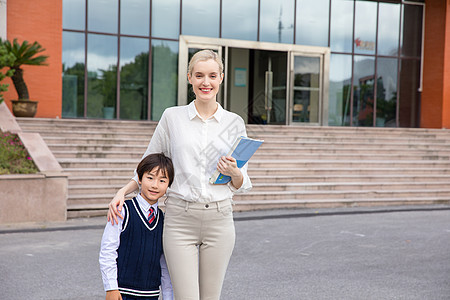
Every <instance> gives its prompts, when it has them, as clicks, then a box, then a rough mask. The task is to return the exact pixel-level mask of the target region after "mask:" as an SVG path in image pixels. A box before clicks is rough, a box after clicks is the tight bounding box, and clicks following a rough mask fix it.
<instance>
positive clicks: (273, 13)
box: [259, 0, 295, 44]
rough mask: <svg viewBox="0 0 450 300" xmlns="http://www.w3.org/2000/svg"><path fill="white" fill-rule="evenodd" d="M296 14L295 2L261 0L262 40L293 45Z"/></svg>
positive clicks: (288, 0) (290, 0) (260, 36)
mask: <svg viewBox="0 0 450 300" xmlns="http://www.w3.org/2000/svg"><path fill="white" fill-rule="evenodd" d="M294 13H295V7H294V0H279V1H271V0H261V17H260V19H261V21H260V25H259V26H260V35H259V38H260V40H261V41H263V42H274V43H288V44H291V43H293V41H294Z"/></svg>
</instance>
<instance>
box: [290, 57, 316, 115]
mask: <svg viewBox="0 0 450 300" xmlns="http://www.w3.org/2000/svg"><path fill="white" fill-rule="evenodd" d="M293 76H294V86H293V87H292V88H293V90H294V103H293V113H292V121H293V122H305V123H318V122H319V109H320V107H319V102H320V58H318V57H306V56H295V57H294V74H293Z"/></svg>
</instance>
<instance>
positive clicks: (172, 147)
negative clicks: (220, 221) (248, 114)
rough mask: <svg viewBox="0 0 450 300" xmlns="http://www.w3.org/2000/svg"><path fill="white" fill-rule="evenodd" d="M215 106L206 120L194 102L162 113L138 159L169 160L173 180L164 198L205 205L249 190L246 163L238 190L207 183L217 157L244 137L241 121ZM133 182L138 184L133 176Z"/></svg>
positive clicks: (232, 114) (244, 130) (244, 132)
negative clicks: (164, 157)
mask: <svg viewBox="0 0 450 300" xmlns="http://www.w3.org/2000/svg"><path fill="white" fill-rule="evenodd" d="M217 105H218V108H217V111H216V113H215V114H214V115H212V116H211V117H210V118H208V119H207V120H203V119H202V118H201V117H200V115H199V113H198V112H197V109H196V108H195V104H194V101H192V102H191V103H190V104H189V105H185V106H175V107H171V108H168V109H166V110H165V111H164V113H163V115H162V117H161V120H160V121H159V123H158V126H157V127H156V129H155V132H154V134H153V136H152V138H151V140H150V143H149V145H148V147H147V150H146V151H145V154H144V155H143V157H142V158H144V157H145V156H147V155H148V154H150V153H160V152H163V153H164V154H165V155H167V156H168V157H170V158H171V159H172V162H173V165H174V169H175V178H174V181H173V183H172V186H171V187H170V188H169V189H168V190H167V193H166V194H167V196H169V197H176V198H180V199H183V200H186V201H189V202H201V203H207V202H215V201H222V200H225V199H231V198H232V196H233V193H235V192H246V191H249V190H250V189H251V188H252V183H251V181H250V178H249V177H248V175H247V164H246V165H245V166H244V167H242V168H241V169H240V170H241V172H242V175H243V177H244V181H243V183H242V186H241V187H240V188H239V189H235V188H234V187H233V185H232V184H231V182H230V183H228V184H226V185H212V184H210V183H209V178H210V177H211V175H212V173H213V172H214V171H215V169H216V167H217V163H218V161H219V158H220V157H221V156H223V155H226V154H227V153H228V151H229V150H230V148H231V146H232V145H233V143H234V141H235V140H236V138H238V137H240V136H247V133H246V129H245V123H244V120H242V118H241V117H240V116H238V115H237V114H235V113H231V112H229V111H226V110H224V109H223V108H222V107H221V106H220V104H217ZM133 179H134V180H135V181H136V182H138V177H137V175H136V173H135V176H134V177H133Z"/></svg>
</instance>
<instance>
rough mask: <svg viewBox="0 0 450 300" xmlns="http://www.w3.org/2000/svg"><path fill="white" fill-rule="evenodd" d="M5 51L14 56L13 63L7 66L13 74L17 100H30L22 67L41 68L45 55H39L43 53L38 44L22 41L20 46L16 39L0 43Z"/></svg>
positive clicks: (45, 58)
mask: <svg viewBox="0 0 450 300" xmlns="http://www.w3.org/2000/svg"><path fill="white" fill-rule="evenodd" d="M2 44H3V45H4V47H5V48H6V50H7V53H8V54H12V55H14V61H13V62H12V63H11V64H10V65H9V68H10V69H11V70H14V74H13V75H12V76H11V79H12V81H13V84H14V87H15V88H16V91H17V95H18V96H19V100H30V96H29V94H28V88H27V85H26V83H25V80H24V78H23V69H22V68H21V66H22V65H32V66H42V65H46V63H45V61H46V60H47V58H48V56H47V55H39V53H41V52H43V51H45V49H44V48H42V46H41V45H40V44H39V43H38V42H34V43H33V44H30V43H28V41H24V42H23V43H22V44H19V43H18V42H17V39H14V41H13V42H12V43H11V42H10V41H8V40H6V41H4V42H2Z"/></svg>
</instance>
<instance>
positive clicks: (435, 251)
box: [0, 206, 450, 300]
mask: <svg viewBox="0 0 450 300" xmlns="http://www.w3.org/2000/svg"><path fill="white" fill-rule="evenodd" d="M235 220H236V223H235V224H236V232H237V241H236V247H235V251H234V253H233V257H232V260H231V262H230V266H229V269H228V273H227V276H226V278H225V283H224V289H223V293H222V299H225V300H229V299H231V300H235V299H236V300H238V299H239V300H242V299H250V300H253V299H258V300H259V299H420V300H422V299H450V206H421V207H389V208H345V209H342V208H341V209H320V210H274V211H259V212H246V213H235ZM104 221H105V220H104V218H91V219H75V220H69V221H68V222H65V223H52V224H25V225H21V226H0V299H6V300H15V299H20V300H23V299H46V300H47V299H61V300H62V299H64V300H67V299H104V292H103V290H102V283H101V277H100V271H99V266H98V251H99V245H100V239H101V235H102V232H103V226H104Z"/></svg>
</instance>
